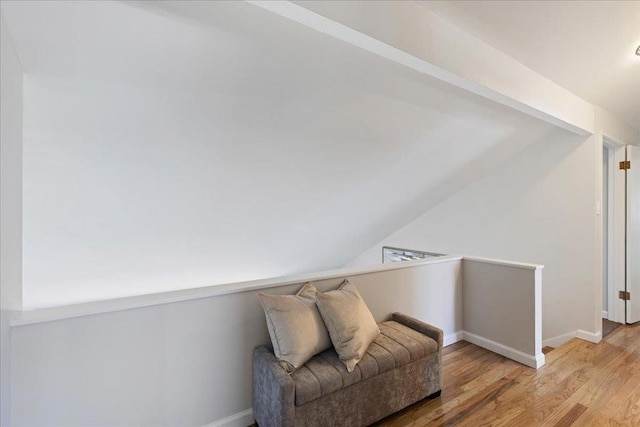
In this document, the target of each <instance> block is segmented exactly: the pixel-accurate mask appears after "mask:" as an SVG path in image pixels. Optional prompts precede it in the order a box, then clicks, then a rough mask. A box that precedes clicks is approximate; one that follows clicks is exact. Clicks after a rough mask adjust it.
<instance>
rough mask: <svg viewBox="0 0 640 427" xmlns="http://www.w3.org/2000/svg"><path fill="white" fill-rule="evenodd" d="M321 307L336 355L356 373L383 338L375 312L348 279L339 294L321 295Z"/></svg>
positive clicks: (331, 292)
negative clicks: (372, 348) (362, 361)
mask: <svg viewBox="0 0 640 427" xmlns="http://www.w3.org/2000/svg"><path fill="white" fill-rule="evenodd" d="M317 304H318V309H320V314H321V315H322V319H323V320H324V323H325V324H326V325H327V329H328V330H329V336H330V337H331V342H332V343H333V347H334V348H335V350H336V353H338V356H339V357H340V360H342V361H343V362H344V364H345V365H346V366H347V371H349V372H352V371H353V370H354V369H355V368H356V364H357V363H358V362H359V361H360V359H362V356H364V353H365V352H366V351H367V348H368V347H369V344H371V343H372V342H373V341H375V339H376V338H377V337H378V335H380V329H379V328H378V325H377V324H376V321H375V320H374V318H373V315H372V314H371V311H369V308H368V307H367V304H365V302H364V300H363V299H362V297H361V296H360V293H359V292H358V290H357V289H356V287H355V286H354V285H353V284H352V283H351V282H349V281H348V280H345V281H344V282H343V283H342V285H341V286H340V287H339V288H338V289H337V290H335V291H329V292H325V293H319V294H318V301H317Z"/></svg>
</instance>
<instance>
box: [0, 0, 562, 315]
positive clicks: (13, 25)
mask: <svg viewBox="0 0 640 427" xmlns="http://www.w3.org/2000/svg"><path fill="white" fill-rule="evenodd" d="M2 13H3V19H5V21H6V23H7V25H8V27H9V30H10V33H11V36H12V38H13V41H14V44H15V45H16V48H17V51H18V54H19V57H20V60H21V62H22V65H23V68H24V71H25V73H26V75H25V91H24V97H25V99H24V104H25V111H24V298H25V304H26V306H27V307H30V308H33V307H40V306H46V305H56V304H65V303H73V302H81V301H88V300H96V299H102V298H113V297H119V296H127V295H134V294H141V293H147V292H159V291H164V290H172V289H179V288H189V287H196V286H206V285H213V284H218V283H229V282H235V281H242V280H250V279H257V278H264V277H273V276H280V275H287V274H292V273H298V272H308V271H317V270H324V269H331V268H338V267H341V266H343V265H345V264H346V263H347V262H348V261H350V260H351V259H352V258H354V257H355V256H357V255H359V254H360V253H362V252H363V251H364V250H366V249H368V248H369V247H371V246H372V245H373V244H375V243H376V242H378V241H380V240H381V239H382V238H384V237H385V236H388V235H389V234H391V233H392V232H393V231H395V230H398V229H399V228H401V227H402V226H403V225H405V224H407V223H408V222H410V221H411V220H413V219H415V218H417V217H418V216H420V215H421V214H422V213H423V212H425V211H427V210H428V209H430V208H431V207H433V206H435V205H437V204H438V203H439V202H441V201H443V200H445V199H447V198H448V197H450V196H451V195H452V194H455V193H456V192H457V191H459V190H460V189H461V188H463V187H465V186H466V185H468V184H470V183H472V182H474V181H476V180H477V179H478V178H479V177H481V176H483V175H484V174H485V173H486V172H487V171H488V170H490V169H492V168H493V167H495V166H496V165H497V164H499V163H501V162H503V161H504V160H505V159H507V158H509V157H510V156H512V155H513V154H514V153H517V152H520V151H521V150H523V149H524V148H525V147H527V146H529V145H530V144H532V143H533V142H535V141H538V140H540V139H541V138H543V137H544V136H545V135H547V134H549V133H550V132H551V131H552V130H553V129H552V126H551V125H548V124H546V123H542V122H540V121H537V120H535V119H532V118H530V117H528V116H525V115H523V114H521V113H518V112H515V111H511V110H509V109H507V108H505V107H501V106H498V105H496V104H494V103H492V102H490V101H487V100H485V99H481V98H479V97H477V96H475V95H472V94H469V93H467V92H464V91H462V90H460V89H456V88H452V87H450V86H447V85H445V84H443V83H440V82H437V81H434V80H431V79H430V78H428V77H426V76H424V75H421V74H418V73H416V72H414V71H411V70H408V69H405V68H403V67H402V66H400V65H398V64H395V63H392V62H389V61H387V60H384V59H381V58H379V57H376V56H374V55H372V54H369V53H367V52H365V51H362V50H359V49H357V48H354V47H352V46H350V45H348V44H346V43H343V42H340V41H337V40H335V39H332V38H330V37H326V36H324V35H323V34H321V33H317V32H315V31H311V30H309V29H307V28H305V27H303V26H300V25H298V24H295V23H293V22H289V21H287V20H286V19H284V18H282V17H279V16H276V15H273V14H271V13H269V12H267V11H264V10H262V9H260V8H258V7H255V6H253V5H251V4H247V3H240V2H190V1H184V2H162V3H154V4H148V3H138V4H135V5H132V4H128V3H120V2H55V1H49V2H38V3H36V2H4V3H3V4H2Z"/></svg>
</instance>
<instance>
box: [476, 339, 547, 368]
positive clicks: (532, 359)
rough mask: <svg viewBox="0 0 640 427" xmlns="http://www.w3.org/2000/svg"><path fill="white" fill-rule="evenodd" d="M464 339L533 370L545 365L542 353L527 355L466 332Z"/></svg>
mask: <svg viewBox="0 0 640 427" xmlns="http://www.w3.org/2000/svg"><path fill="white" fill-rule="evenodd" d="M464 339H465V341H469V342H470V343H471V344H475V345H477V346H479V347H482V348H486V349H487V350H491V351H493V352H494V353H498V354H500V355H502V356H504V357H508V358H509V359H513V360H515V361H516V362H520V363H522V364H523V365H526V366H529V367H531V368H534V369H538V368H540V367H542V366H543V365H544V363H545V357H544V354H542V353H540V354H537V355H535V356H534V355H531V354H527V353H524V352H522V351H520V350H516V349H515V348H511V347H507V346H506V345H503V344H500V343H498V342H495V341H492V340H490V339H488V338H484V337H481V336H479V335H476V334H472V333H471V332H467V331H465V332H464Z"/></svg>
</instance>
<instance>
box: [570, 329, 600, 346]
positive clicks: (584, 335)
mask: <svg viewBox="0 0 640 427" xmlns="http://www.w3.org/2000/svg"><path fill="white" fill-rule="evenodd" d="M576 337H578V338H580V339H582V340H585V341H589V342H592V343H594V344H598V343H599V342H600V341H602V331H599V332H596V333H595V334H594V333H593V332H587V331H583V330H582V329H578V330H577V331H576Z"/></svg>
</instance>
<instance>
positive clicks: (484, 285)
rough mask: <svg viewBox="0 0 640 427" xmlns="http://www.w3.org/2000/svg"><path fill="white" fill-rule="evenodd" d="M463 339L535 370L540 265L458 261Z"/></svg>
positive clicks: (538, 344)
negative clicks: (526, 266) (524, 265)
mask: <svg viewBox="0 0 640 427" xmlns="http://www.w3.org/2000/svg"><path fill="white" fill-rule="evenodd" d="M462 277H463V279H462V311H463V316H462V326H463V329H464V339H465V340H467V341H469V342H472V343H474V344H477V345H480V346H483V347H485V348H488V349H489V350H492V351H495V352H497V353H500V354H503V355H505V356H507V357H511V358H513V359H515V360H518V361H519V362H521V363H524V364H527V365H528V366H532V367H535V368H539V367H541V366H542V365H544V363H545V357H544V355H543V353H542V266H531V267H530V268H529V269H526V268H522V266H515V265H508V264H506V265H500V264H496V263H490V262H486V260H480V259H478V260H474V259H473V258H465V259H464V260H463V261H462Z"/></svg>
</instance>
